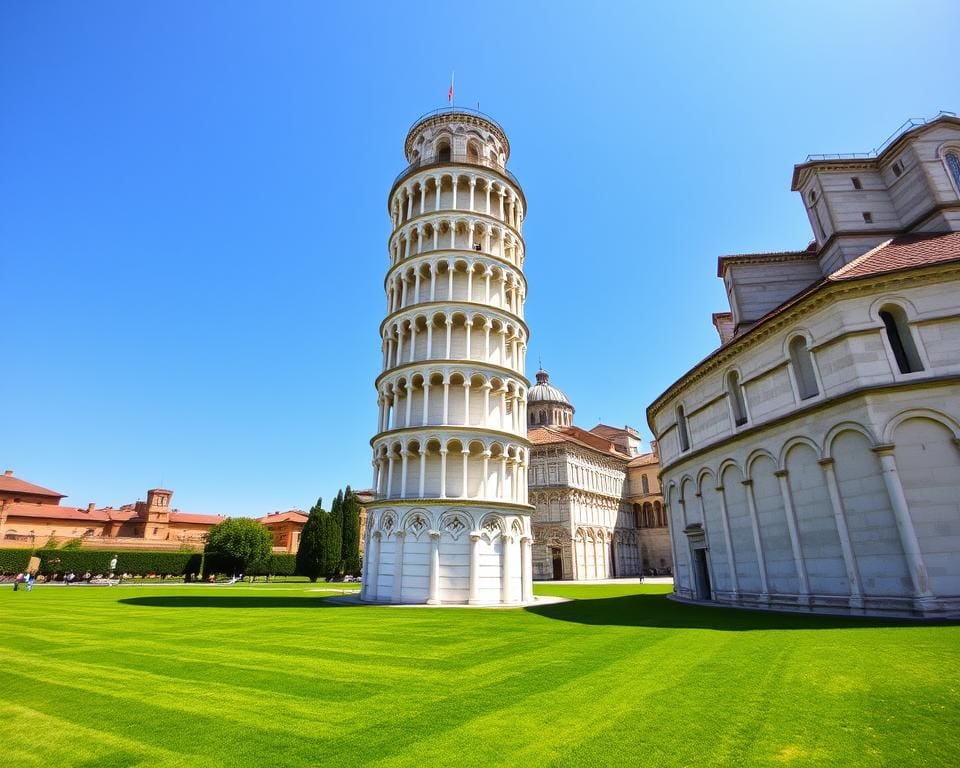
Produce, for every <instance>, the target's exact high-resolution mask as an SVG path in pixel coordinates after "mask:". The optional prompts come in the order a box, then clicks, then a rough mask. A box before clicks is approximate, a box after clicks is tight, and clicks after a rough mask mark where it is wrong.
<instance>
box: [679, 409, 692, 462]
mask: <svg viewBox="0 0 960 768" xmlns="http://www.w3.org/2000/svg"><path fill="white" fill-rule="evenodd" d="M677 432H678V433H679V435H680V450H681V451H689V450H690V435H689V433H688V432H687V417H686V415H685V414H684V412H683V406H682V405H678V406H677Z"/></svg>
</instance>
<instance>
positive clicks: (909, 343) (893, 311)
mask: <svg viewBox="0 0 960 768" xmlns="http://www.w3.org/2000/svg"><path fill="white" fill-rule="evenodd" d="M880 319H881V320H882V321H883V327H884V329H885V330H886V333H887V341H889V342H890V349H891V350H892V351H893V357H894V358H895V359H896V361H897V367H898V368H899V369H900V373H916V372H917V371H922V370H923V363H922V362H920V353H919V352H917V346H916V344H914V343H913V334H912V333H910V326H909V324H908V323H907V316H906V314H905V313H904V311H903V309H901V308H900V307H898V306H895V305H894V306H889V307H884V308H883V309H881V310H880Z"/></svg>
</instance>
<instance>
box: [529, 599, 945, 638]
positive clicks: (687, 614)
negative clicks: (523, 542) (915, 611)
mask: <svg viewBox="0 0 960 768" xmlns="http://www.w3.org/2000/svg"><path fill="white" fill-rule="evenodd" d="M524 610H527V611H529V612H530V613H535V614H537V615H539V616H543V617H545V618H548V619H554V620H557V621H569V622H574V623H576V624H593V625H606V626H620V627H663V628H669V629H716V630H725V631H728V632H748V631H751V630H776V629H860V628H869V629H877V628H880V627H917V626H931V625H937V626H950V625H957V624H958V623H960V622H956V621H929V620H927V621H924V620H912V619H891V618H867V617H864V616H816V615H813V614H809V613H773V612H767V611H750V610H740V609H737V608H727V607H716V608H714V607H704V606H699V605H690V604H687V603H678V602H674V601H673V600H668V599H667V596H666V595H627V596H625V597H609V598H600V599H596V600H572V601H571V602H567V603H554V604H552V605H542V606H536V605H534V606H531V607H529V608H526V609H524Z"/></svg>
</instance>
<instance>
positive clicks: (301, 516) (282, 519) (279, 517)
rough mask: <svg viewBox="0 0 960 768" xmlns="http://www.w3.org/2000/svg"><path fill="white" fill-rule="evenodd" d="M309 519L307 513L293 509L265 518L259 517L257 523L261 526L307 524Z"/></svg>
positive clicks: (271, 514) (274, 513) (272, 513)
mask: <svg viewBox="0 0 960 768" xmlns="http://www.w3.org/2000/svg"><path fill="white" fill-rule="evenodd" d="M307 517H309V515H307V513H306V512H303V511H301V510H299V509H291V510H289V511H287V512H271V513H270V514H269V515H266V516H264V517H258V518H257V522H258V523H260V525H266V526H270V525H275V524H276V523H286V522H292V523H305V522H307Z"/></svg>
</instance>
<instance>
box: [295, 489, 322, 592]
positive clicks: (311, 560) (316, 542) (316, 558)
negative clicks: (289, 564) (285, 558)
mask: <svg viewBox="0 0 960 768" xmlns="http://www.w3.org/2000/svg"><path fill="white" fill-rule="evenodd" d="M326 515H327V513H326V512H324V511H323V499H317V503H316V504H314V505H313V506H312V507H311V508H310V514H309V516H308V517H307V522H306V524H305V525H304V526H303V531H302V532H301V534H300V547H299V548H298V549H297V575H298V576H307V577H309V579H310V581H316V580H317V579H318V578H319V577H320V576H324V575H326V572H325V571H324V568H323V566H324V563H323V549H324V543H325V542H324V537H325V530H324V517H326Z"/></svg>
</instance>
